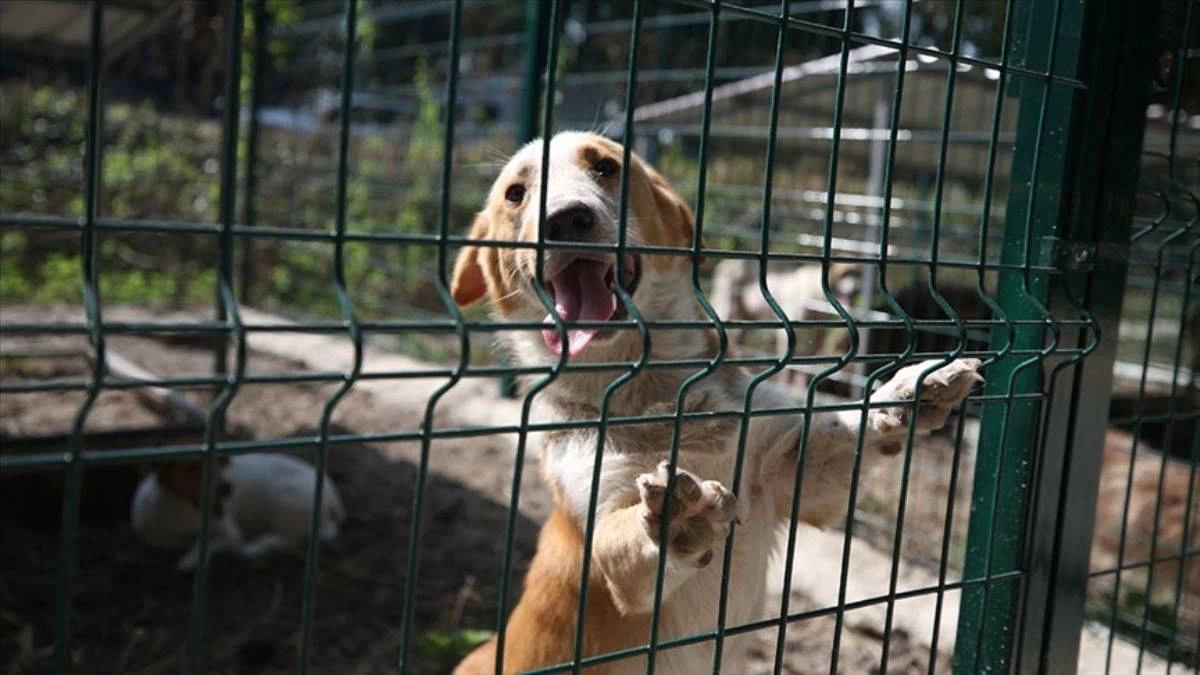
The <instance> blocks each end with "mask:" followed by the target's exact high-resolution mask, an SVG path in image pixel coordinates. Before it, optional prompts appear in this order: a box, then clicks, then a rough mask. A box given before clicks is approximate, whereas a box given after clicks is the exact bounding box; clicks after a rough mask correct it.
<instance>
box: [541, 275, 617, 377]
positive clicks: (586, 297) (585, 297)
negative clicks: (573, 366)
mask: <svg viewBox="0 0 1200 675" xmlns="http://www.w3.org/2000/svg"><path fill="white" fill-rule="evenodd" d="M609 267H610V266H609V265H608V264H606V263H602V262H598V261H595V260H576V261H575V262H573V263H571V264H570V265H569V266H567V268H566V269H564V270H563V271H562V272H559V273H558V275H557V276H555V277H554V279H552V280H551V283H550V294H551V295H552V296H553V297H554V309H555V311H556V312H557V313H558V316H559V317H560V318H562V320H563V321H608V320H609V319H611V318H612V315H613V294H612V292H611V291H609V290H608V280H607V279H606V276H607V274H608V269H609ZM598 332H599V330H598V329H596V328H568V329H567V343H568V346H569V347H570V354H571V356H574V355H576V354H578V353H579V352H581V351H583V348H584V347H586V346H587V344H588V342H591V340H592V338H593V337H595V336H596V333H598ZM542 339H543V340H545V341H546V346H547V347H549V348H550V351H552V352H554V353H555V354H562V343H561V342H560V341H559V339H558V331H557V330H555V329H553V328H547V329H544V330H543V331H542Z"/></svg>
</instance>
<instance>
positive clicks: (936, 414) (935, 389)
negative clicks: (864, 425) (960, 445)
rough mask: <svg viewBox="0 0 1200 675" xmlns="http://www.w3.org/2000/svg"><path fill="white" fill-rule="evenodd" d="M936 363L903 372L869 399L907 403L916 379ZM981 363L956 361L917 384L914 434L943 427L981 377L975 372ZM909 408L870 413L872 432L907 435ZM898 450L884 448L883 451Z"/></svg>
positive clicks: (915, 366) (910, 412) (883, 409)
mask: <svg viewBox="0 0 1200 675" xmlns="http://www.w3.org/2000/svg"><path fill="white" fill-rule="evenodd" d="M935 363H937V362H936V361H925V362H922V363H918V364H916V365H913V366H909V367H907V368H903V369H901V370H900V372H898V373H896V376H895V377H893V378H892V379H891V381H890V382H888V383H887V384H885V385H883V386H882V387H880V388H879V391H877V392H875V394H874V396H872V398H875V399H878V400H885V401H911V400H912V398H913V394H914V393H915V392H916V388H917V379H918V378H919V377H920V376H921V373H923V372H925V371H926V370H928V369H929V368H930V367H931V366H932V365H933V364H935ZM982 365H983V362H982V361H980V360H979V359H958V360H956V361H951V362H950V363H948V364H946V365H945V366H942V367H941V368H938V369H937V370H935V371H933V372H932V373H930V374H929V375H928V376H926V377H925V380H924V381H923V383H922V384H921V403H920V405H919V406H918V412H917V422H916V427H917V431H933V430H935V429H940V428H942V426H943V425H945V424H946V418H947V417H949V415H950V409H951V408H953V407H954V406H956V405H958V404H959V403H961V402H962V400H963V399H964V398H966V397H967V394H969V393H970V392H971V388H972V387H974V386H975V383H977V382H983V376H982V375H980V374H979V373H978V372H977V371H978V370H979V368H980V366H982ZM911 415H912V406H908V405H901V406H895V407H888V408H876V409H873V410H872V411H871V421H870V427H871V430H872V431H875V432H878V433H881V434H884V435H895V434H897V433H898V432H907V430H908V424H909V418H910V417H911ZM889 448H891V449H898V448H893V446H885V450H886V449H889Z"/></svg>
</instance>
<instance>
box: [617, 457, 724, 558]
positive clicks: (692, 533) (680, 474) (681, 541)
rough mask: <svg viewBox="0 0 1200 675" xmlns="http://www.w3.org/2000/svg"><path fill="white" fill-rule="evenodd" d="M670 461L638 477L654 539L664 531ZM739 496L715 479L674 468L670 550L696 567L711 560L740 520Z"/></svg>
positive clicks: (648, 530)
mask: <svg viewBox="0 0 1200 675" xmlns="http://www.w3.org/2000/svg"><path fill="white" fill-rule="evenodd" d="M669 468H670V464H669V462H662V463H661V464H659V465H658V471H657V472H655V473H644V474H642V475H640V476H638V477H637V486H638V493H639V494H641V497H642V525H643V527H645V528H646V534H647V536H649V537H650V539H652V540H653V541H655V542H657V541H659V537H660V536H661V534H662V517H663V509H664V504H665V502H666V497H667V478H668V469H669ZM737 514H738V499H737V497H735V496H734V494H733V493H732V492H730V491H729V490H726V489H725V486H724V485H721V484H720V483H718V482H717V481H715V480H700V479H699V478H698V477H696V475H695V474H692V473H690V472H688V471H684V470H683V469H680V468H676V470H675V495H674V496H673V497H672V499H671V518H670V523H669V527H670V531H669V532H668V542H669V543H668V552H669V553H670V554H671V555H672V556H675V557H676V558H679V559H683V560H691V561H692V562H693V563H694V564H695V565H696V566H697V567H704V566H706V565H708V564H709V563H710V562H712V559H713V555H714V552H713V549H714V548H716V547H717V546H719V545H720V544H721V542H723V541H724V540H725V537H727V536H729V524H730V523H732V522H734V521H735V520H737Z"/></svg>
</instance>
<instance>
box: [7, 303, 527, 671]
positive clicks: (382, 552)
mask: <svg viewBox="0 0 1200 675" xmlns="http://www.w3.org/2000/svg"><path fill="white" fill-rule="evenodd" d="M5 319H6V320H17V319H12V318H11V314H10V313H9V312H8V311H6V316H5ZM80 342H81V341H80V340H78V339H75V338H55V339H52V340H45V339H42V340H38V341H36V342H34V341H32V340H25V341H15V342H14V341H8V340H6V342H5V344H4V351H5V352H6V354H12V353H17V354H22V353H34V352H35V351H36V350H34V349H32V348H33V347H34V346H36V347H38V348H39V349H42V350H43V351H45V350H49V349H50V348H54V350H65V351H68V352H70V351H71V350H73V349H74V350H78V353H76V354H74V355H69V356H55V355H46V354H42V355H36V354H35V355H34V356H21V357H20V359H19V361H20V363H17V364H15V365H14V363H13V361H14V359H10V358H5V359H4V360H3V363H2V364H0V365H2V366H3V368H2V369H0V377H3V378H4V380H5V381H6V382H16V381H20V380H31V379H35V380H44V379H46V378H47V377H56V378H57V377H61V378H67V379H79V378H86V377H88V376H89V371H88V367H89V366H88V361H87V359H86V358H84V357H83V356H82V354H86V351H85V350H84V346H85V345H83V344H80ZM108 347H109V349H110V350H111V351H113V352H117V353H119V354H121V355H123V356H125V357H127V358H129V359H130V360H133V361H135V362H136V363H137V364H138V365H139V366H141V367H142V368H145V369H147V370H149V371H151V372H152V373H154V374H155V375H157V376H161V377H185V376H197V375H200V376H203V375H208V374H209V373H211V368H212V353H211V351H209V350H206V349H203V348H196V347H188V346H181V345H178V344H173V345H172V344H167V343H164V342H162V341H159V340H153V339H146V338H132V337H121V336H110V338H109V340H108ZM22 350H24V351H22ZM250 364H251V370H252V371H256V372H277V373H279V372H293V373H294V372H303V369H302V368H300V367H299V364H298V363H297V362H295V361H291V360H288V359H281V358H278V357H275V356H272V355H270V354H265V353H260V352H252V353H251V355H250ZM397 386H403V383H399V384H397ZM333 391H334V385H301V384H282V385H277V384H270V385H246V386H244V387H242V389H241V391H240V392H239V393H238V395H237V397H236V398H235V400H234V403H233V404H232V405H231V407H230V409H229V416H228V417H229V419H228V421H229V425H228V426H229V434H228V437H229V438H234V439H255V440H278V439H298V441H299V445H301V446H302V447H300V448H298V449H296V450H294V451H293V452H295V453H296V454H298V455H300V456H302V457H305V458H307V459H309V460H310V461H312V459H313V458H314V455H315V452H316V447H315V446H316V443H315V439H316V438H317V424H318V421H319V420H320V417H321V413H322V411H323V408H324V406H325V404H326V401H327V400H328V399H329V396H330V394H332V392H333ZM82 397H83V394H82V392H67V393H63V392H49V393H47V392H40V393H30V394H5V395H3V396H0V420H2V422H0V433H2V434H3V439H4V440H3V442H2V443H0V445H4V446H5V448H6V449H5V452H8V451H9V450H8V448H9V447H16V446H20V447H21V451H27V452H57V451H62V450H64V449H65V447H62V446H61V445H56V443H60V442H61V440H62V439H61V437H60V435H61V434H65V433H66V432H68V431H69V429H70V426H71V422H72V419H73V418H74V416H75V414H76V411H77V409H78V406H79V404H80V402H81V401H82ZM186 398H188V399H189V400H190V401H191V402H193V403H194V404H196V405H199V406H201V407H206V406H207V405H208V403H209V401H210V400H211V398H212V390H211V389H205V388H202V389H194V390H191V391H188V392H187V393H186ZM423 413H424V410H423V408H421V409H398V408H396V407H394V406H391V405H381V404H380V402H379V400H378V397H376V396H372V395H371V394H369V393H366V392H360V391H352V392H351V393H350V394H349V395H348V396H347V397H346V398H345V399H344V400H343V401H342V402H341V404H340V405H339V406H338V408H337V414H335V416H334V424H335V426H334V428H333V430H332V433H333V435H335V436H338V435H344V434H349V433H355V434H384V433H395V432H405V431H412V430H414V429H416V428H418V426H419V424H420V422H421V418H422V415H423ZM163 425H164V420H163V419H162V418H161V417H160V416H158V415H157V414H156V413H155V412H154V411H153V410H151V409H149V408H148V407H147V406H146V405H145V404H144V403H143V401H141V400H139V399H138V397H137V396H135V395H134V394H133V393H131V392H129V391H117V392H105V393H104V394H103V395H102V396H100V397H99V398H98V400H97V402H96V404H95V406H94V409H93V410H92V412H91V414H90V415H89V416H88V419H87V425H86V429H87V430H88V432H109V433H111V434H112V436H111V437H109V438H108V439H107V442H108V444H109V445H111V446H112V447H117V448H127V447H134V446H136V447H147V446H154V445H168V444H184V445H186V444H195V443H198V442H200V437H199V435H198V434H194V433H193V434H191V435H188V434H183V435H178V434H176V435H168V434H166V433H163V434H162V436H161V437H159V438H156V437H155V433H154V432H155V429H156V428H158V429H162V428H163ZM147 432H148V433H147ZM33 436H37V437H40V438H41V439H42V441H44V442H42V443H41V446H40V447H38V444H37V443H33V444H32V445H31V444H30V443H29V440H30V437H33ZM122 438H125V439H126V440H125V442H122ZM130 438H136V439H137V441H136V442H134V443H131V442H129V440H128V439H130ZM510 445H511V444H510V442H509V440H508V439H504V438H502V437H479V438H473V439H469V440H465V441H462V442H439V443H435V444H433V445H432V447H431V448H430V455H429V467H430V471H429V473H428V476H427V479H426V481H425V490H424V503H423V511H422V518H421V534H420V536H421V540H420V552H421V553H420V574H419V577H418V578H417V580H416V581H415V584H413V583H410V580H409V579H408V578H407V572H406V570H407V565H408V562H409V560H408V555H409V544H410V541H411V539H410V524H411V520H412V513H413V506H414V504H413V500H414V490H415V487H416V485H417V478H416V477H417V472H418V468H419V461H420V456H421V448H420V447H419V446H418V445H417V444H416V443H411V442H409V443H362V442H350V443H338V444H335V445H333V446H331V447H330V451H329V455H328V473H329V475H330V476H331V478H332V479H333V481H334V482H335V483H336V484H337V486H338V488H339V490H340V492H341V494H342V497H343V500H344V501H345V503H346V507H347V510H348V512H349V519H348V521H347V523H346V525H345V527H344V528H343V532H342V536H341V537H340V538H339V539H338V540H337V541H336V542H334V543H333V544H331V545H328V546H325V547H323V550H322V554H321V556H320V565H319V571H318V575H317V584H316V589H317V590H316V604H315V615H314V616H315V620H314V629H313V634H312V638H311V652H310V654H311V656H310V662H311V665H312V668H313V670H314V672H337V673H354V672H362V673H374V672H392V671H394V670H395V666H396V663H397V659H398V653H399V652H398V649H399V630H400V623H401V620H400V618H401V608H402V604H403V602H404V594H405V592H406V591H407V589H409V588H415V593H416V599H415V610H414V624H413V634H414V635H415V636H416V640H415V641H414V643H413V652H414V653H413V656H414V664H415V666H416V668H415V672H418V673H444V672H446V671H447V670H448V663H449V660H451V659H453V658H454V657H455V656H456V653H457V651H461V649H462V647H461V645H458V644H457V640H458V638H457V635H458V631H459V630H460V629H463V628H485V629H490V628H494V626H495V624H496V609H497V594H498V588H497V580H498V579H499V577H500V574H501V560H502V557H503V549H504V535H503V533H504V532H505V528H506V522H507V519H508V507H509V498H508V494H509V492H510V487H511V482H512V473H513V456H512V452H511V450H510V448H509V446H510ZM90 449H96V450H103V448H101V447H98V446H97V447H91V448H90ZM6 474H7V472H6ZM528 474H529V475H528V476H527V479H526V480H525V481H524V484H523V490H524V491H525V492H524V494H523V495H522V500H521V507H522V509H521V512H519V513H518V516H517V519H516V522H515V530H514V538H513V552H514V567H513V571H512V574H513V578H514V579H515V580H517V582H518V583H517V586H516V590H517V591H519V580H520V579H521V578H522V577H523V574H524V570H525V567H526V565H527V563H528V560H529V557H530V556H531V555H532V551H533V545H534V539H535V536H536V532H537V527H538V523H537V522H536V521H535V520H534V519H532V518H531V517H530V516H529V515H528V514H530V513H533V514H537V513H539V512H544V511H545V509H546V504H547V503H548V498H547V497H546V495H545V494H544V492H541V490H540V486H539V485H537V480H536V471H534V470H531V471H529V472H528ZM460 475H461V476H469V478H468V479H467V480H465V481H464V480H459V479H457V478H456V476H460ZM63 478H64V477H63V472H62V471H61V470H51V471H40V472H36V473H20V474H8V475H5V476H4V482H5V486H4V490H3V493H4V494H3V500H4V508H3V510H2V512H0V653H2V654H3V657H2V659H0V662H2V663H3V665H2V666H0V669H3V670H6V672H14V673H18V672H42V671H45V670H46V669H48V668H49V666H50V664H51V663H52V661H51V658H52V652H53V641H54V630H53V627H54V598H55V584H56V582H57V579H58V575H57V570H58V565H59V559H60V558H59V556H60V552H59V544H60V532H59V523H60V517H61V499H62V492H63V488H62V485H63ZM139 478H140V473H139V470H138V467H136V466H120V465H117V466H116V467H105V468H95V469H91V468H89V469H88V470H87V471H86V472H85V474H84V480H83V486H84V487H83V496H82V508H81V525H80V528H79V533H78V537H77V559H76V560H77V561H76V565H75V569H76V575H75V598H74V613H73V617H72V630H73V636H74V637H73V650H72V655H73V659H74V663H75V666H76V670H77V671H78V672H87V673H93V672H130V673H151V672H178V671H180V670H181V668H182V667H183V665H184V664H185V662H186V645H187V640H188V630H189V629H188V627H189V624H190V619H191V616H192V611H193V595H192V592H193V585H192V580H193V578H192V576H191V575H190V574H187V573H181V572H177V571H176V570H175V561H176V558H177V557H178V555H179V554H178V553H172V552H160V551H155V550H151V549H148V548H147V547H145V546H144V545H143V544H142V543H141V542H140V541H139V540H138V538H137V537H136V535H135V534H134V532H133V530H132V528H131V527H130V525H129V523H128V509H129V501H130V498H131V496H132V491H133V488H134V486H135V485H136V482H137V480H138V479H139ZM303 577H304V560H303V557H302V556H299V555H288V554H279V555H276V556H274V557H272V558H271V559H269V560H267V561H263V562H261V563H258V564H254V563H248V562H247V561H244V560H241V559H237V558H232V557H227V556H215V557H214V558H213V562H212V569H211V573H210V577H209V581H208V591H207V593H206V595H205V597H204V605H203V607H204V616H205V622H204V631H203V654H204V671H205V672H211V673H246V672H292V671H294V669H295V664H296V659H297V657H298V654H299V649H300V642H301V638H300V631H299V628H300V621H301V619H300V612H301V603H302V589H303ZM514 592H516V591H514Z"/></svg>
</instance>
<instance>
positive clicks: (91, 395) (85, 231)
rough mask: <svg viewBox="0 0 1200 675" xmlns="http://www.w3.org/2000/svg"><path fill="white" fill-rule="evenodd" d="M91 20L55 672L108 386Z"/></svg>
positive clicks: (98, 45)
mask: <svg viewBox="0 0 1200 675" xmlns="http://www.w3.org/2000/svg"><path fill="white" fill-rule="evenodd" d="M89 12H90V15H89V18H88V19H89V20H88V47H89V49H88V75H87V78H88V99H87V100H88V116H87V137H86V140H85V142H84V153H85V157H84V172H85V173H84V183H83V195H84V204H85V207H84V208H85V209H86V210H85V211H84V215H83V218H82V219H81V221H82V222H81V223H80V225H81V227H82V232H81V235H80V249H79V251H80V253H79V257H80V271H81V273H82V282H83V283H82V286H83V304H84V310H85V311H86V313H87V334H88V341H89V342H90V343H91V345H92V349H93V353H94V358H93V359H92V372H91V381H90V382H89V383H88V385H87V394H86V395H85V396H84V399H83V401H82V402H81V403H80V404H79V408H78V409H77V410H76V411H75V419H74V421H73V422H72V424H71V436H70V441H69V442H68V446H67V453H68V464H67V470H66V472H65V473H66V483H65V485H64V486H63V506H62V537H61V539H60V542H59V560H58V582H57V586H56V591H57V597H56V598H55V607H54V613H55V641H54V671H55V672H57V673H65V672H67V671H68V670H71V668H70V665H71V663H70V662H71V610H72V605H73V604H74V581H75V556H76V553H77V548H78V534H79V500H80V492H81V491H82V490H83V467H84V459H83V452H84V447H83V446H84V442H83V432H84V427H85V426H86V425H87V419H88V415H90V414H91V412H92V406H93V405H94V404H95V402H96V397H97V396H99V395H100V390H101V389H102V388H103V386H104V371H105V367H106V364H105V343H104V321H103V318H102V317H101V311H100V310H101V295H100V278H99V267H98V264H97V259H96V249H97V245H96V221H97V220H98V217H99V203H100V186H101V174H102V168H103V162H102V160H101V153H102V151H103V145H102V144H101V143H100V137H101V136H102V135H103V130H104V99H103V90H102V89H101V87H100V81H101V73H102V72H103V70H104V67H103V66H104V2H103V0H93V2H91V3H90V5H89Z"/></svg>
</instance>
